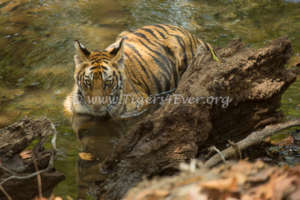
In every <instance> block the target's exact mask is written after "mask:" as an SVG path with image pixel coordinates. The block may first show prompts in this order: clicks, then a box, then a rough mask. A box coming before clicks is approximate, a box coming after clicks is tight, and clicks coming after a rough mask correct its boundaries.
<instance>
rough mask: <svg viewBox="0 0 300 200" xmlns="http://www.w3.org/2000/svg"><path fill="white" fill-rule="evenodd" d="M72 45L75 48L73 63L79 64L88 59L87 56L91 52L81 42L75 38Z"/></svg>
mask: <svg viewBox="0 0 300 200" xmlns="http://www.w3.org/2000/svg"><path fill="white" fill-rule="evenodd" d="M74 47H75V49H76V55H75V57H74V60H75V64H76V65H77V64H80V63H82V62H84V61H88V57H89V55H90V54H91V53H90V52H89V50H87V48H85V46H83V44H81V43H80V42H79V41H78V40H75V42H74Z"/></svg>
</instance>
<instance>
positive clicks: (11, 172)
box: [0, 164, 16, 175]
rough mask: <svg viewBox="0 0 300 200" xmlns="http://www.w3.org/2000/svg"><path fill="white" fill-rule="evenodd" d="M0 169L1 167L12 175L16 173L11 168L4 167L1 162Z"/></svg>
mask: <svg viewBox="0 0 300 200" xmlns="http://www.w3.org/2000/svg"><path fill="white" fill-rule="evenodd" d="M0 169H2V170H3V171H6V172H8V173H10V174H12V175H16V173H15V172H14V171H12V170H10V169H8V168H6V167H4V166H3V165H1V164H0Z"/></svg>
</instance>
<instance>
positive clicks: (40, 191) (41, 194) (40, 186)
mask: <svg viewBox="0 0 300 200" xmlns="http://www.w3.org/2000/svg"><path fill="white" fill-rule="evenodd" d="M32 161H33V165H34V169H35V171H39V166H38V164H37V156H36V155H35V151H33V154H32ZM36 178H37V183H38V192H39V198H42V197H43V191H42V179H41V174H37V177H36Z"/></svg>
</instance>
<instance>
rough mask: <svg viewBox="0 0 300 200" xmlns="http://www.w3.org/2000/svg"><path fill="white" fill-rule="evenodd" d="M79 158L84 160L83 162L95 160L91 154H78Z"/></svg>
mask: <svg viewBox="0 0 300 200" xmlns="http://www.w3.org/2000/svg"><path fill="white" fill-rule="evenodd" d="M78 155H79V157H80V158H81V159H82V160H89V161H91V160H93V159H94V158H93V155H92V154H91V153H86V152H81V153H78Z"/></svg>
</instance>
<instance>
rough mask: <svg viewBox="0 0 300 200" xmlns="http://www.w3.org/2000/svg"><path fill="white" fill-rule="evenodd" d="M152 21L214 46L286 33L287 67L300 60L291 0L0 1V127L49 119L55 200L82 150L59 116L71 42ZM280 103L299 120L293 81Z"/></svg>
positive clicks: (69, 184) (72, 177) (253, 42)
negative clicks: (61, 176)
mask: <svg viewBox="0 0 300 200" xmlns="http://www.w3.org/2000/svg"><path fill="white" fill-rule="evenodd" d="M155 23H170V24H175V25H181V26H183V27H185V28H187V29H188V30H190V31H191V32H193V33H195V34H196V35H198V36H199V37H201V38H203V39H204V40H206V41H209V42H211V43H212V44H214V45H217V46H223V45H225V44H226V43H227V42H228V41H230V40H232V39H233V38H242V39H243V40H244V41H245V43H247V44H249V45H250V46H254V47H258V46H262V45H264V44H265V43H267V42H269V41H270V40H272V39H274V38H277V37H280V36H288V37H289V38H290V39H291V41H292V44H293V47H294V51H295V55H294V57H293V59H292V60H291V64H295V63H297V62H299V61H300V55H299V54H300V1H296V0H294V1H292V0H290V1H283V0H272V1H271V0H231V1H230V0H194V1H192V0H124V1H122V0H110V1H109V0H0V47H1V50H0V127H2V126H5V125H7V124H10V123H12V122H13V121H15V120H17V119H20V118H22V117H24V116H26V115H27V116H30V117H38V116H47V117H48V118H50V119H51V120H53V121H54V122H55V124H56V126H57V128H58V131H59V134H60V137H59V138H58V147H59V149H60V152H59V156H58V161H57V162H56V165H57V168H58V169H59V170H61V171H63V172H65V173H66V176H67V179H66V180H65V181H64V182H63V183H61V184H60V185H59V186H58V187H57V188H56V190H55V193H56V194H57V195H62V196H65V195H67V194H68V195H70V196H72V197H76V195H77V192H78V186H77V184H76V182H77V181H78V180H77V178H76V174H78V170H80V168H78V166H79V165H78V162H77V160H78V152H79V151H80V148H82V147H81V145H80V144H79V142H78V140H77V139H76V136H75V134H74V133H73V132H72V128H71V124H70V123H69V122H68V120H66V119H65V118H64V116H63V112H62V111H63V107H62V102H63V99H64V97H65V96H66V94H67V93H68V92H69V91H70V90H71V88H72V84H73V79H72V73H73V54H74V49H73V40H75V39H80V41H81V42H83V43H84V44H85V45H86V46H87V47H89V48H91V49H101V48H105V47H106V46H107V45H108V44H110V43H112V42H113V41H114V38H115V37H116V36H117V34H118V33H119V32H121V31H122V30H128V29H134V28H137V27H141V26H143V25H147V24H155ZM282 103H283V105H282V109H283V110H284V112H285V113H286V114H287V117H289V118H292V117H300V110H299V108H300V81H298V82H296V83H295V84H294V85H293V86H292V87H291V88H290V89H289V90H288V92H287V93H286V94H285V95H284V98H283V100H282ZM103 140H107V139H103ZM103 146H105V145H103ZM107 148H109V147H107ZM79 182H80V181H79Z"/></svg>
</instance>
